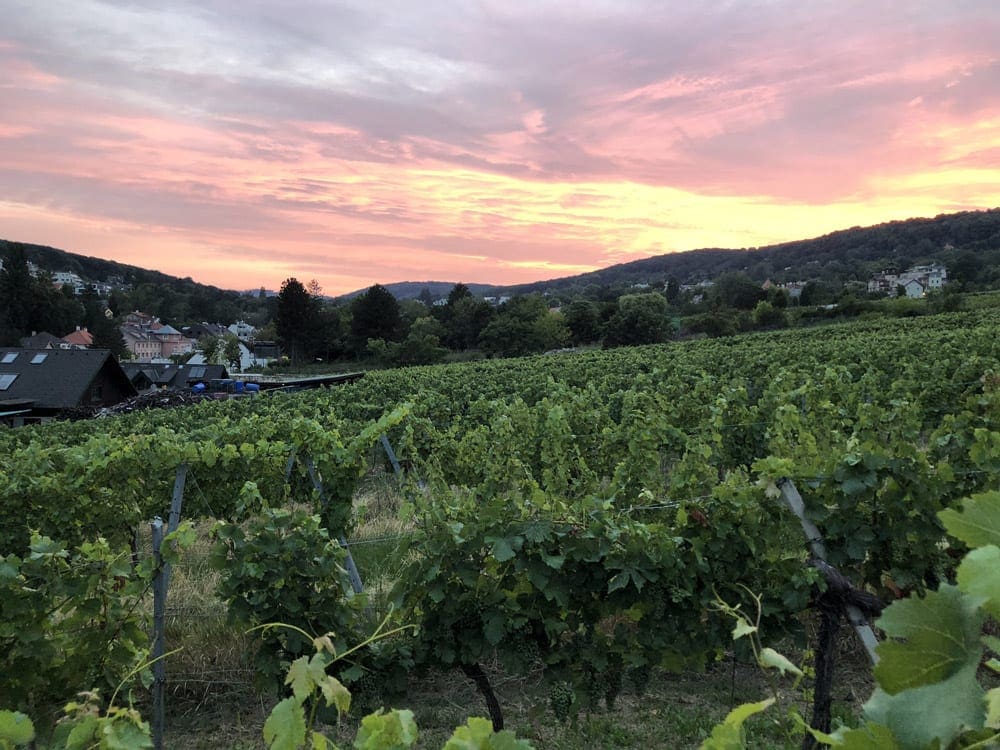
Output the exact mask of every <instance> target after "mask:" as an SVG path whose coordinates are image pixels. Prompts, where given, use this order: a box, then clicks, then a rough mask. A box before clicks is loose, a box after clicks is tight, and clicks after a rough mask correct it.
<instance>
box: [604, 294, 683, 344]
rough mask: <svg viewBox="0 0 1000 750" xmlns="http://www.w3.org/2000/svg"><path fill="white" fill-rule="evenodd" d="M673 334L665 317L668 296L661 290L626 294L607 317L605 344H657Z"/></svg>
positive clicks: (668, 320) (619, 299)
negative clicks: (613, 312) (614, 310)
mask: <svg viewBox="0 0 1000 750" xmlns="http://www.w3.org/2000/svg"><path fill="white" fill-rule="evenodd" d="M672 334H673V326H672V325H671V322H670V319H669V318H668V317H667V300H666V298H665V297H664V296H663V295H661V294H655V293H649V294H626V295H624V296H622V297H619V298H618V309H617V311H616V312H615V314H614V315H612V316H611V320H609V321H608V326H607V332H606V334H605V337H604V345H605V346H635V345H637V344H659V343H662V342H664V341H666V340H667V339H668V338H670V336H671V335H672Z"/></svg>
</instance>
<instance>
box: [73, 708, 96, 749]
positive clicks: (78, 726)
mask: <svg viewBox="0 0 1000 750" xmlns="http://www.w3.org/2000/svg"><path fill="white" fill-rule="evenodd" d="M99 726H100V719H98V718H97V716H95V715H93V714H88V715H85V716H84V717H83V718H81V719H80V720H79V721H78V722H74V723H73V728H72V729H71V730H70V731H69V734H68V735H67V736H66V750H86V748H88V747H92V746H93V744H94V740H95V739H97V730H98V727H99Z"/></svg>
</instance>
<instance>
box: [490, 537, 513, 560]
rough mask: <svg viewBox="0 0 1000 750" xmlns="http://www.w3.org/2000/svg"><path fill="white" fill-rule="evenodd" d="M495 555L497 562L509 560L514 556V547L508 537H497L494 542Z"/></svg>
mask: <svg viewBox="0 0 1000 750" xmlns="http://www.w3.org/2000/svg"><path fill="white" fill-rule="evenodd" d="M493 557H494V558H496V561H497V562H507V561H508V560H510V559H511V558H512V557H514V548H513V547H511V546H510V542H509V541H507V540H506V539H503V538H500V539H496V540H495V541H494V542H493Z"/></svg>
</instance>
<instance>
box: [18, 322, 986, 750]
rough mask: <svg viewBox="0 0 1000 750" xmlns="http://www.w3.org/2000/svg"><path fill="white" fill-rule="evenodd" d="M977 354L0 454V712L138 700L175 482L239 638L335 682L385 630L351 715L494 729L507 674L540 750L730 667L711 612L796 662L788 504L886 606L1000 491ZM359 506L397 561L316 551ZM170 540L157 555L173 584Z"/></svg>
mask: <svg viewBox="0 0 1000 750" xmlns="http://www.w3.org/2000/svg"><path fill="white" fill-rule="evenodd" d="M998 331H1000V314H997V313H996V312H993V311H980V312H974V313H953V314H948V315H939V316H933V317H925V318H921V319H901V320H891V321H887V320H878V321H859V322H855V323H852V324H845V325H837V326H829V327H825V328H818V329H813V330H808V331H784V332H774V333H763V334H754V335H748V336H743V337H737V338H724V339H713V340H701V341H694V342H685V343H677V344H668V345H663V346H653V347H639V348H631V349H619V350H608V351H593V352H583V353H572V354H557V355H551V356H540V357H534V358H526V359H514V360H493V361H485V362H474V363H469V364H464V365H451V366H436V367H426V368H410V369H404V370H396V371H386V372H377V373H370V374H368V375H367V376H366V377H365V378H364V379H362V380H361V381H359V382H357V383H353V384H350V385H345V386H342V387H338V388H335V389H331V390H323V391H316V392H307V393H300V394H276V395H269V396H266V397H260V398H256V399H247V400H242V401H230V402H212V403H202V404H200V405H197V406H192V407H186V408H183V409H173V410H164V411H146V412H135V413H132V414H128V415H124V416H120V417H115V418H105V419H101V420H96V421H91V422H74V423H50V424H46V425H41V426H37V427H32V428H24V429H18V430H3V431H0V513H2V517H3V519H4V520H3V525H2V527H0V673H2V674H4V675H5V678H4V679H3V680H2V681H0V708H7V709H16V710H18V711H23V712H25V713H28V714H30V715H34V716H46V717H48V716H54V714H53V712H52V708H51V707H52V706H57V705H59V704H60V703H61V702H65V701H66V700H67V699H69V698H72V697H73V696H74V695H75V694H76V693H78V692H79V691H83V690H91V689H95V688H96V689H100V690H101V695H105V696H107V695H110V694H111V693H112V691H114V690H115V689H116V688H119V687H121V684H122V683H123V681H124V683H125V686H124V687H121V689H122V690H125V691H126V692H130V693H131V694H132V695H134V696H136V698H135V699H136V700H137V701H141V700H142V698H141V696H142V695H143V690H144V688H143V687H142V682H143V679H144V676H145V675H147V673H148V669H143V668H142V665H143V664H144V663H145V662H146V660H147V659H148V654H149V651H148V648H149V633H148V626H149V618H150V615H151V613H152V611H151V607H150V604H149V602H150V589H151V586H152V583H151V581H152V575H153V572H154V571H153V568H154V567H155V566H154V561H153V560H152V558H150V556H149V553H148V547H149V535H148V534H149V532H148V529H149V523H150V520H151V519H152V518H153V517H154V516H164V517H166V516H167V511H168V509H169V507H170V504H171V496H172V494H175V483H176V481H177V476H178V473H177V472H178V467H181V466H183V467H185V470H188V471H190V472H191V476H192V477H195V478H196V483H191V482H189V487H188V488H187V490H186V491H185V493H184V504H183V512H182V514H181V518H182V520H183V521H187V522H193V524H194V526H195V527H197V528H201V527H204V526H206V525H207V524H209V523H210V524H211V527H212V531H211V539H210V541H207V542H205V543H206V544H209V545H210V547H211V549H210V552H207V553H206V560H207V561H208V563H209V564H210V565H211V566H212V569H213V570H215V571H217V572H216V573H215V575H216V576H217V578H218V587H217V592H216V595H217V596H218V597H219V599H220V600H221V601H223V602H224V603H225V606H226V607H227V611H228V613H229V617H230V618H231V620H232V621H233V622H236V623H239V624H240V626H241V629H246V628H250V627H254V626H260V625H264V624H267V623H273V622H284V623H289V624H292V625H295V626H296V627H297V628H300V629H301V630H302V631H305V632H306V633H308V634H310V635H312V636H318V635H322V634H323V633H327V632H330V631H332V632H333V633H334V636H333V638H334V641H335V643H333V647H334V648H335V649H336V652H337V653H342V652H343V651H344V650H346V649H348V648H350V647H351V645H352V644H360V643H364V642H365V641H366V639H367V636H368V635H369V634H370V633H371V632H372V631H373V630H374V628H375V627H376V626H377V624H378V623H379V622H381V621H382V620H383V618H384V617H386V616H388V617H389V623H390V625H391V626H393V627H397V626H398V627H405V630H403V631H401V632H397V633H396V634H394V635H393V636H391V637H387V638H385V639H383V640H379V641H376V642H372V643H367V644H366V645H365V647H364V648H362V649H359V650H358V651H357V652H356V653H355V654H354V658H353V659H352V660H351V661H350V663H347V662H344V663H343V664H342V665H341V669H340V670H339V672H338V674H339V677H340V679H341V680H342V681H343V682H344V683H345V684H347V685H348V686H349V687H351V689H352V690H353V691H355V692H356V693H357V694H358V695H359V696H362V695H364V694H365V693H366V691H368V693H370V694H375V695H378V696H390V695H393V694H394V691H396V692H397V693H398V692H402V695H403V697H402V701H403V702H405V700H406V697H405V691H406V689H407V685H408V679H409V676H410V675H411V674H426V673H427V671H428V670H438V672H437V673H442V672H448V671H449V670H450V671H453V672H454V673H455V677H454V679H456V680H458V679H462V680H465V679H469V680H471V681H472V683H473V684H474V685H475V686H476V688H477V689H478V690H479V692H480V694H481V699H482V701H483V702H482V703H481V704H480V705H481V706H482V707H483V708H485V709H487V710H488V711H489V713H490V715H491V718H492V720H493V726H494V728H495V729H500V728H501V727H502V726H503V706H502V705H500V702H499V700H498V699H497V695H496V691H495V690H494V685H493V684H492V683H491V678H495V675H496V673H497V670H501V671H502V673H503V674H505V675H515V676H516V675H526V674H529V673H531V674H541V675H542V677H541V679H542V680H543V682H544V684H545V685H546V686H547V696H548V700H547V710H548V711H550V712H551V713H550V714H549V715H550V717H551V721H567V720H569V721H572V720H573V717H574V716H576V715H578V714H581V713H586V712H593V711H598V710H600V711H606V712H609V713H610V714H613V712H614V709H615V705H616V701H617V700H618V699H619V697H620V695H622V692H623V690H625V689H626V688H628V689H637V690H639V691H640V692H641V690H642V689H643V686H644V685H645V684H647V683H648V681H649V679H650V676H651V674H653V673H655V672H658V671H661V670H667V671H680V670H687V669H704V668H705V667H706V666H708V665H711V664H713V663H716V662H717V661H718V660H719V659H720V658H722V657H723V656H724V655H726V654H727V653H730V652H732V651H733V649H734V647H735V648H736V651H737V653H743V654H744V656H745V655H746V654H747V653H749V649H750V645H748V644H747V643H746V642H737V643H736V644H735V646H734V643H733V635H734V633H733V620H732V617H729V616H726V615H725V611H724V610H725V607H724V606H723V603H728V605H726V606H732V605H735V604H737V603H741V604H742V606H743V607H744V608H747V607H750V606H751V605H752V604H753V603H754V602H755V601H756V602H758V603H759V615H760V616H759V618H758V619H757V620H756V621H755V623H754V626H753V627H754V629H755V630H757V629H759V632H760V633H762V634H764V635H765V636H766V639H767V640H768V641H769V642H771V641H773V642H777V641H779V640H780V639H782V638H791V639H796V638H797V639H799V640H800V641H801V639H802V638H803V637H804V633H805V632H806V628H807V622H808V617H807V616H804V615H803V613H808V612H809V611H810V609H811V607H813V606H814V604H815V602H816V597H817V592H818V591H820V590H822V589H823V587H824V584H823V582H822V577H821V575H820V573H819V571H818V569H817V567H816V566H815V565H810V564H809V557H810V549H809V545H808V544H807V540H806V539H805V538H804V537H803V533H802V529H801V527H800V525H799V520H798V519H797V518H796V517H795V516H794V515H793V514H792V513H791V512H790V510H789V509H788V507H786V506H785V505H784V504H783V503H782V501H781V500H780V494H781V493H780V491H779V486H782V485H783V483H784V482H786V481H788V480H790V481H791V482H792V483H793V484H794V486H795V487H797V488H798V491H799V492H800V493H801V495H802V497H803V499H804V501H805V505H806V509H807V513H808V516H809V518H810V519H811V520H812V521H813V522H814V523H815V524H816V526H817V527H818V528H819V529H820V532H821V534H822V536H823V542H824V543H825V547H826V550H827V553H828V558H827V559H828V562H829V563H830V564H831V565H832V566H834V567H835V568H836V569H837V570H839V571H840V572H841V573H842V574H843V575H844V576H846V577H847V578H848V579H849V580H850V581H851V582H852V583H853V584H854V585H855V586H857V587H858V588H859V589H864V590H866V591H867V592H869V593H872V594H874V595H876V596H877V597H879V598H880V599H881V600H882V601H883V602H889V601H892V600H894V599H897V598H900V597H904V596H906V595H907V594H910V593H917V594H922V593H923V592H925V591H933V590H935V589H938V588H939V587H940V586H942V584H946V583H947V582H948V581H952V580H954V577H955V571H956V567H957V566H958V560H959V559H960V558H961V556H962V553H964V551H965V550H966V547H965V546H964V545H963V544H962V543H959V542H955V541H954V540H952V541H951V542H950V543H948V542H947V541H946V540H947V539H948V537H947V535H946V531H945V524H944V523H943V521H942V517H941V516H940V515H939V514H940V513H942V512H944V511H947V510H948V509H950V508H953V507H958V506H959V504H960V503H961V501H962V500H963V499H965V498H968V497H970V496H972V495H976V494H977V493H983V492H985V491H988V490H993V489H997V478H998V476H1000V338H998V336H997V332H998ZM383 436H385V438H387V441H386V443H387V444H388V446H390V448H391V450H393V451H394V454H395V456H394V458H395V457H398V459H399V461H398V464H397V465H396V467H395V468H396V474H395V475H393V474H392V472H393V467H392V466H391V465H390V463H389V461H388V460H387V458H386V453H387V451H386V450H385V449H384V447H383V443H382V437H383ZM386 473H387V474H386ZM383 474H386V475H387V476H394V478H393V479H392V480H391V481H392V482H393V487H394V489H393V492H394V493H395V495H396V496H397V497H399V498H402V502H401V507H400V509H399V514H398V518H395V519H394V523H395V524H396V525H395V526H393V529H394V531H393V533H392V540H391V541H392V543H391V544H390V545H386V546H384V547H383V546H379V545H377V544H376V545H372V546H371V547H370V548H367V549H364V550H360V549H355V548H352V547H351V546H349V545H348V546H347V547H345V546H344V545H343V544H340V543H338V540H346V539H350V538H352V535H353V534H354V532H355V531H356V528H357V526H358V525H359V524H362V523H365V522H366V521H367V520H370V519H366V517H365V515H364V513H363V512H359V510H360V509H359V507H358V505H357V503H356V498H357V496H358V491H359V487H360V486H361V485H363V484H364V483H366V482H370V481H371V477H372V476H382V475H383ZM386 481H389V480H388V479H387V480H386ZM365 512H369V513H370V512H371V511H370V509H368V510H366V511H365ZM948 512H954V511H948ZM948 530H949V531H951V530H952V529H951V527H950V526H949V527H948ZM195 536H196V532H195V530H194V528H192V527H191V526H190V525H186V524H184V523H182V524H181V525H180V527H179V528H178V530H177V531H176V532H175V533H174V534H173V535H172V536H171V537H170V538H169V539H168V541H169V542H171V543H172V544H176V545H177V549H176V550H175V551H174V552H173V553H171V554H173V555H175V556H176V558H177V559H180V558H182V557H183V555H184V551H183V547H184V546H185V544H191V543H192V540H193V539H194V538H195ZM962 538H963V539H964V537H962ZM965 542H966V543H967V544H968V545H969V546H970V547H972V546H977V545H976V544H975V543H973V542H971V541H969V540H967V539H965ZM167 546H168V547H169V546H171V545H170V544H168V545H167ZM348 550H350V551H351V552H352V554H353V556H354V557H356V558H357V560H356V562H357V567H358V569H359V571H360V576H361V578H362V579H363V580H365V581H366V584H369V585H367V586H366V588H367V590H366V591H364V592H358V591H355V589H357V588H359V587H357V586H354V587H352V586H351V584H350V581H349V578H348V575H347V573H346V571H345V567H346V566H347V564H348V560H347V555H348ZM380 550H382V551H383V552H384V553H380ZM389 557H391V558H392V559H391V560H389V559H387V558H389ZM352 562H354V560H353V558H352ZM386 570H390V571H391V574H389V575H384V571H386ZM374 571H378V573H377V575H376V573H375V572H374ZM372 581H376V585H370V584H371V582H372ZM960 582H961V579H960ZM941 590H942V591H943V590H945V589H944V588H942V589H941ZM755 597H756V598H755ZM257 633H258V634H259V635H257V636H255V637H252V638H249V637H248V638H247V639H246V648H247V649H250V650H251V651H252V659H253V665H254V671H255V673H256V675H257V684H258V688H259V689H260V690H261V691H264V692H265V693H267V692H268V691H270V694H275V695H276V694H277V691H279V690H280V685H281V678H282V676H283V674H284V672H285V670H287V668H288V664H289V663H290V662H292V661H294V660H295V659H297V658H300V657H302V656H308V655H309V654H311V653H312V651H313V649H314V645H315V644H314V643H313V642H312V641H311V639H310V638H309V637H306V636H305V635H303V634H302V633H300V632H296V631H295V630H292V629H281V628H273V629H264V630H262V631H257ZM995 645H996V644H995V643H994V646H995ZM167 647H168V649H169V648H170V643H169V642H168V644H167ZM741 650H742V651H741ZM171 658H175V657H168V658H167V659H166V661H165V664H166V668H167V671H168V674H169V670H170V665H171ZM973 672H975V670H973ZM876 676H878V675H876ZM935 677H936V678H940V677H941V676H940V675H938V674H936V675H935ZM147 682H148V680H147ZM373 686H374V687H373ZM898 694H899V693H898V691H897V692H894V693H893V694H892V695H893V697H897V696H898ZM993 700H994V702H996V699H993ZM376 707H377V706H376ZM992 710H994V711H996V710H997V709H996V708H995V707H994V709H992ZM472 712H473V713H481V712H482V709H481V708H480V707H479V706H475V707H473V708H472ZM885 717H886V718H884V723H886V724H888V725H889V726H890V727H891V726H893V722H894V721H902V719H899V717H898V716H896V715H895V714H893V713H892V710H887V712H886V713H885ZM993 720H994V721H995V717H994V719H993ZM40 723H43V724H44V722H40ZM973 724H974V720H973ZM982 726H983V722H982V721H981V722H980V726H979V729H982ZM963 728H970V729H974V728H976V727H975V726H973V725H970V723H969V722H968V721H966V723H965V724H962V725H959V726H957V727H954V728H953V729H952V734H951V735H946V733H944V730H942V729H940V728H939V727H937V728H935V729H933V730H928V731H929V732H937V734H934V733H931V734H928V735H926V736H924V735H919V734H918V735H913V736H914V737H915V739H914V741H913V742H911V743H910V744H906V743H905V742H904V743H903V744H901V745H899V746H901V747H923V746H925V745H928V744H930V743H931V741H933V740H934V738H935V737H937V738H938V739H940V740H941V741H942V742H941V746H947V745H948V742H950V741H951V740H952V739H953V738H954V737H957V736H958V733H959V732H960V731H961V730H962V729H963ZM0 746H2V743H0ZM721 746H722V745H720V747H721ZM858 746H859V747H860V746H861V745H858ZM871 746H872V747H875V746H879V747H881V746H883V745H871ZM884 746H886V747H891V746H893V745H884ZM969 746H971V745H969ZM983 746H985V745H983ZM372 747H375V745H372ZM484 747H485V745H484Z"/></svg>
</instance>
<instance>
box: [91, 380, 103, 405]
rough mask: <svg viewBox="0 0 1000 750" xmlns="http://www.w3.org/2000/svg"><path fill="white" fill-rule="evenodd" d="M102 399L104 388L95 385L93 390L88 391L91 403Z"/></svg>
mask: <svg viewBox="0 0 1000 750" xmlns="http://www.w3.org/2000/svg"><path fill="white" fill-rule="evenodd" d="M102 398H104V386H103V385H100V384H98V385H95V386H94V387H93V388H91V389H90V400H91V401H100V400H101V399H102Z"/></svg>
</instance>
